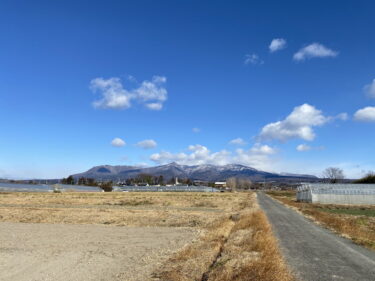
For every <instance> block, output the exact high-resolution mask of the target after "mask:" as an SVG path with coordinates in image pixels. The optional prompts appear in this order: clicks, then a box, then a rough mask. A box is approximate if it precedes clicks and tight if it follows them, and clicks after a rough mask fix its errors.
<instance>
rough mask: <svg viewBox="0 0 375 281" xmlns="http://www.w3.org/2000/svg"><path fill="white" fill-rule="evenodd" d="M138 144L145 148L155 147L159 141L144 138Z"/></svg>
mask: <svg viewBox="0 0 375 281" xmlns="http://www.w3.org/2000/svg"><path fill="white" fill-rule="evenodd" d="M137 146H138V147H141V148H143V149H151V148H155V147H156V146H157V143H156V141H154V140H151V139H150V140H143V141H140V142H138V143H137Z"/></svg>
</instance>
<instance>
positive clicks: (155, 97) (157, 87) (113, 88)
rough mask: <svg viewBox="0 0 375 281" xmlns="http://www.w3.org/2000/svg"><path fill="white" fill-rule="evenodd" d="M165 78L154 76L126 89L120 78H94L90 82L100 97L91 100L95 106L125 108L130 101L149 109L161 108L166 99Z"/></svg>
mask: <svg viewBox="0 0 375 281" xmlns="http://www.w3.org/2000/svg"><path fill="white" fill-rule="evenodd" d="M166 81H167V79H166V78H165V77H163V76H154V77H153V78H152V80H151V81H148V80H145V81H143V82H142V83H141V84H140V85H139V86H138V87H137V88H135V89H131V90H127V89H125V88H124V85H123V83H122V82H121V80H120V78H117V77H113V78H109V79H104V78H101V77H99V78H95V79H93V80H91V82H90V88H91V90H92V91H93V92H95V93H99V94H100V95H101V98H100V99H99V100H96V101H94V102H93V106H94V107H95V108H103V109H127V108H129V107H131V106H132V101H137V102H139V103H140V104H144V106H145V107H146V108H148V109H151V110H161V109H162V107H163V103H164V102H165V101H166V100H167V97H168V92H167V90H166V88H165V83H166Z"/></svg>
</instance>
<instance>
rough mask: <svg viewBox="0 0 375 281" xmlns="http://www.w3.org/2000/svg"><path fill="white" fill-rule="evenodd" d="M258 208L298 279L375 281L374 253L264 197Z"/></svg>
mask: <svg viewBox="0 0 375 281" xmlns="http://www.w3.org/2000/svg"><path fill="white" fill-rule="evenodd" d="M258 200H259V204H260V206H261V207H262V209H263V210H264V211H265V212H266V214H267V217H268V219H269V221H270V222H271V224H272V227H273V230H274V232H275V234H276V236H277V238H278V239H279V243H280V246H281V250H282V252H283V254H284V256H285V258H286V260H287V262H288V264H289V265H290V267H291V268H292V270H293V271H294V272H295V273H296V275H297V277H299V278H300V279H302V280H304V281H330V280H335V281H336V280H344V281H374V280H375V252H372V251H369V250H367V249H365V248H362V247H360V246H357V245H355V244H353V243H352V242H351V241H350V240H347V239H344V238H341V237H339V236H337V235H335V234H333V233H331V232H330V231H328V230H326V229H323V228H321V227H319V226H318V225H316V224H314V223H312V222H310V221H309V220H307V219H306V218H304V217H303V216H302V215H300V214H298V213H297V212H295V211H293V210H291V209H289V208H287V207H285V206H283V205H282V204H281V203H279V202H276V200H273V199H271V198H270V197H268V196H267V195H265V194H264V193H258Z"/></svg>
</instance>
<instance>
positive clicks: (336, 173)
mask: <svg viewBox="0 0 375 281" xmlns="http://www.w3.org/2000/svg"><path fill="white" fill-rule="evenodd" d="M323 177H324V178H325V179H328V180H329V182H330V183H337V182H339V181H341V180H343V179H344V178H345V176H344V172H343V170H342V169H340V168H336V167H329V168H327V169H325V170H324V171H323Z"/></svg>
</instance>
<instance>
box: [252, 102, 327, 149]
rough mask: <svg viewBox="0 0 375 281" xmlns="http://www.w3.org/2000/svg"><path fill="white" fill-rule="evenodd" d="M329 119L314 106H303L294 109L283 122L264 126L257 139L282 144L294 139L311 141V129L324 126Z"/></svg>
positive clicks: (312, 137) (312, 133)
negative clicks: (280, 142) (276, 141)
mask: <svg viewBox="0 0 375 281" xmlns="http://www.w3.org/2000/svg"><path fill="white" fill-rule="evenodd" d="M330 119H331V118H329V117H325V116H324V115H323V114H322V112H321V111H320V110H318V109H316V108H315V107H314V106H312V105H309V104H303V105H301V106H297V107H295V108H294V109H293V111H292V113H291V114H289V116H288V117H286V118H285V119H284V120H282V121H277V122H274V123H270V124H267V125H266V126H264V127H263V128H262V130H261V132H260V135H259V137H260V139H263V140H279V141H282V142H284V141H287V140H289V139H294V138H301V139H304V140H307V141H312V140H313V139H314V138H315V133H314V130H313V127H316V126H321V125H324V124H325V123H327V122H328V121H329V120H330Z"/></svg>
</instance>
